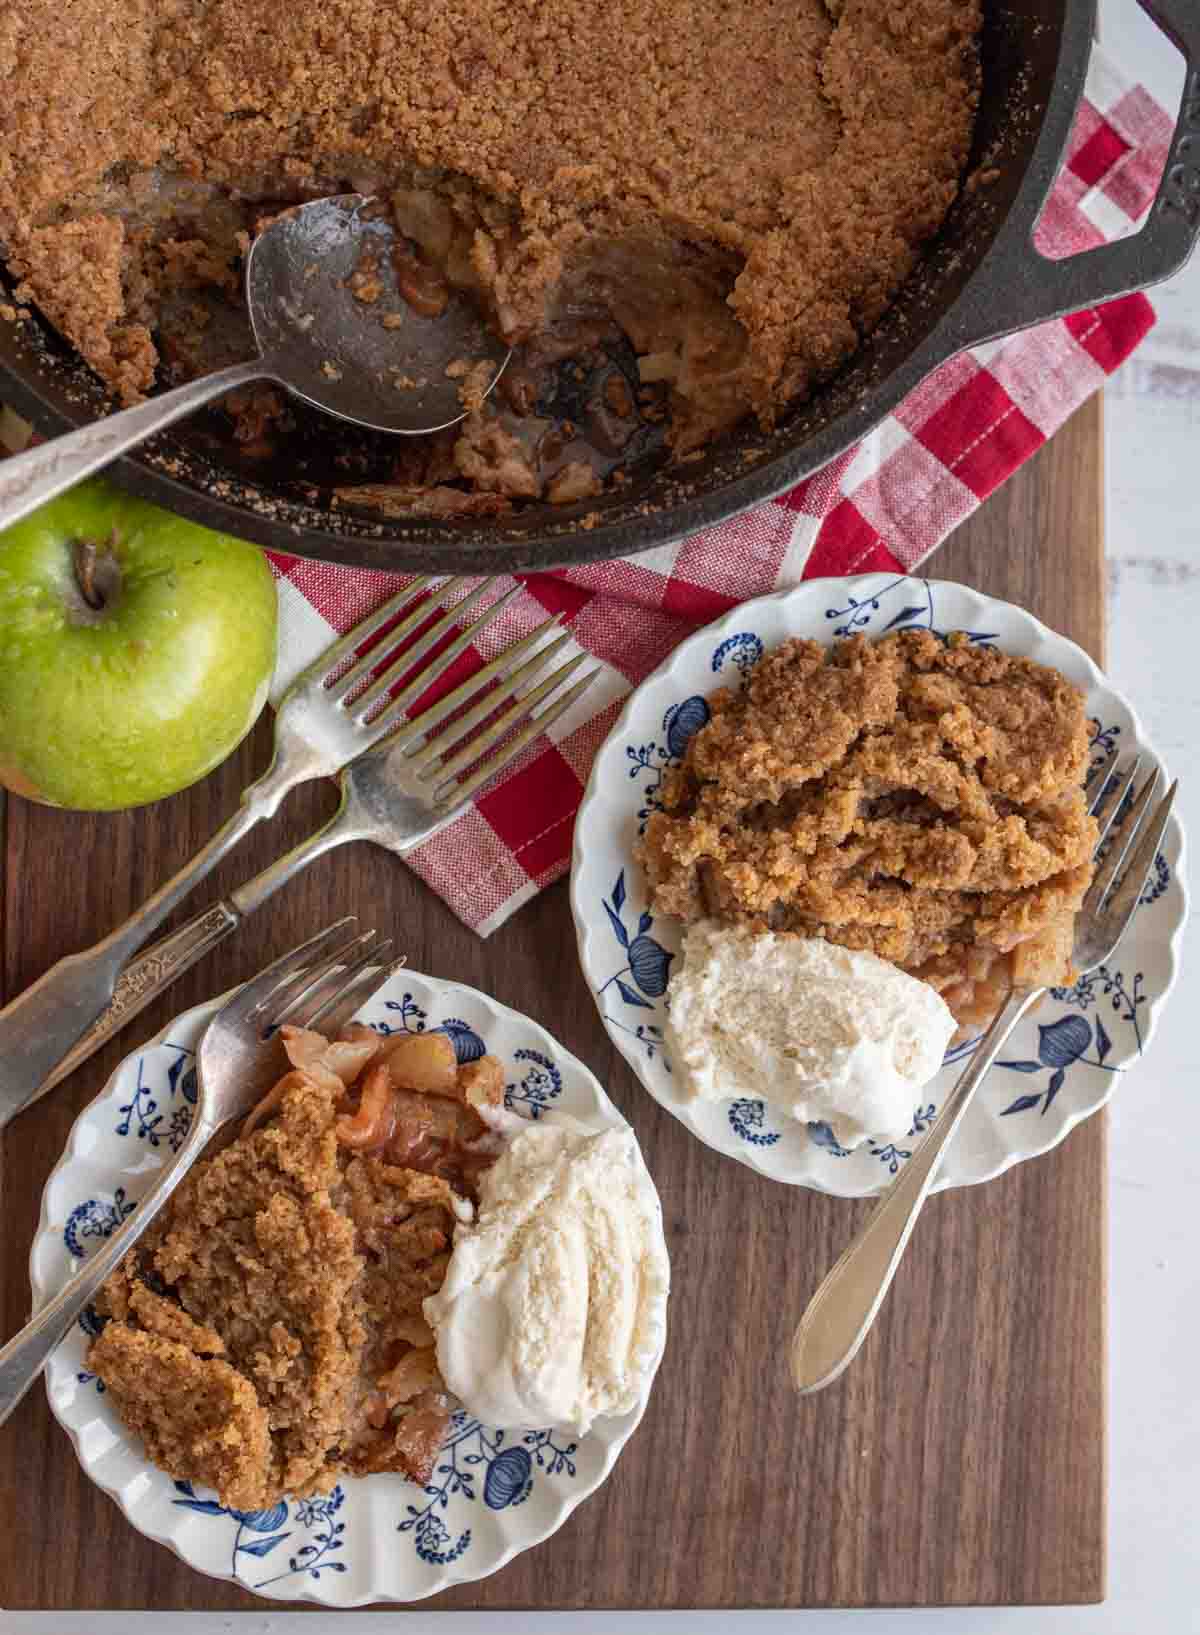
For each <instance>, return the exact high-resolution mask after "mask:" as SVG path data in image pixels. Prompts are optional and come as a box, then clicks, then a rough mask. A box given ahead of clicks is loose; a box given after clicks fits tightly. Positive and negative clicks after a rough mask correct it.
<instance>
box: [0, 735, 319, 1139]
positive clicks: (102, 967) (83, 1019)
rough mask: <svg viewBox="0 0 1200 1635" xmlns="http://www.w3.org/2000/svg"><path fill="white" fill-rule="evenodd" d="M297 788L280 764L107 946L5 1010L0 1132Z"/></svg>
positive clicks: (0, 1015) (61, 967) (57, 968)
mask: <svg viewBox="0 0 1200 1635" xmlns="http://www.w3.org/2000/svg"><path fill="white" fill-rule="evenodd" d="M295 782H296V778H295V776H292V775H288V774H287V773H286V772H284V771H283V770H282V769H281V768H280V766H279V764H278V763H277V762H272V764H271V766H270V767H269V768H268V769H267V771H266V772H265V773H264V774H263V776H262V777H261V778H259V779H258V780H257V782H255V783H253V784H251V785H250V787H249V789H247V790H246V792H245V794H244V795H243V796H242V804H241V805H240V806H239V807H238V809H237V811H236V812H235V813H234V814H233V816H232V817H231V818H230V819H229V820H228V821H227V822H226V823H225V824H223V825H222V827H221V828H220V829H218V830H217V832H216V834H215V835H214V836H213V837H212V839H211V840H210V841H209V842H208V844H207V845H206V846H202V847H201V849H200V850H199V851H198V852H197V853H196V855H195V857H193V858H192V859H191V861H190V862H189V863H186V864H185V865H184V866H183V868H181V869H180V870H179V871H178V873H177V874H174V875H172V876H171V878H170V879H169V880H168V881H167V882H166V883H165V884H164V885H162V886H160V887H159V888H158V890H157V891H156V892H155V893H154V894H153V896H151V897H149V898H147V900H146V901H145V902H144V903H143V904H142V906H141V908H139V909H138V911H137V912H136V913H135V914H131V915H130V916H129V918H128V919H127V920H125V921H124V922H123V923H122V924H121V925H119V926H118V927H117V928H116V930H115V931H111V932H110V933H109V934H108V936H107V937H105V938H104V939H103V941H101V942H98V943H96V944H94V946H93V947H91V948H88V949H85V950H84V951H83V952H81V953H78V954H69V955H68V956H67V957H66V958H65V959H60V960H59V962H58V964H57V965H53V966H51V968H50V969H49V970H48V971H47V972H45V974H44V975H42V976H40V977H39V978H38V980H37V981H36V982H34V983H33V984H32V985H31V986H30V987H28V988H26V990H25V992H24V993H22V994H19V995H18V996H17V998H16V999H14V1000H13V1001H12V1002H11V1003H10V1004H8V1005H6V1006H5V1007H4V1009H3V1010H0V1129H2V1128H3V1127H4V1125H5V1124H7V1123H8V1122H9V1120H10V1119H12V1118H14V1117H15V1116H16V1115H17V1113H19V1112H20V1111H21V1109H22V1108H23V1107H27V1106H28V1105H29V1103H30V1102H31V1101H35V1100H36V1099H37V1097H38V1095H39V1093H40V1088H41V1086H42V1085H43V1083H44V1082H45V1080H46V1078H47V1077H48V1076H49V1074H50V1073H52V1072H53V1071H54V1069H55V1068H56V1067H57V1065H58V1063H59V1062H60V1061H61V1060H62V1058H63V1057H64V1056H65V1055H66V1053H67V1052H68V1051H69V1050H70V1049H71V1047H72V1045H75V1044H76V1043H78V1042H79V1040H80V1039H81V1038H82V1036H83V1034H84V1033H85V1032H86V1031H87V1029H88V1028H89V1027H91V1025H92V1023H93V1022H95V1021H96V1019H97V1017H99V1016H101V1015H102V1014H103V1012H104V1010H105V1008H106V1006H107V1005H108V1004H109V1002H110V1001H111V999H112V998H113V994H114V992H115V990H116V986H117V981H118V978H119V976H120V974H121V971H122V969H123V968H124V966H125V965H126V964H127V963H128V961H129V960H130V959H131V958H132V956H133V955H134V953H135V952H136V951H137V949H138V948H140V947H141V945H142V943H144V942H145V940H146V938H147V937H148V936H149V935H150V934H151V932H153V931H156V930H157V929H158V927H159V926H160V925H161V924H162V922H163V921H164V920H165V919H166V918H167V915H168V914H170V913H171V912H172V911H173V910H174V909H175V907H176V906H177V905H178V904H179V903H180V902H181V901H182V900H183V898H184V897H185V896H186V895H187V894H188V892H189V891H191V890H192V888H193V887H194V886H197V885H199V883H200V881H201V880H203V879H204V878H205V876H206V875H208V874H210V873H211V872H212V870H213V869H214V868H216V866H217V864H218V863H219V862H220V861H221V860H222V858H224V857H225V855H226V854H227V853H228V852H230V851H232V849H233V848H234V846H236V845H237V844H238V842H239V841H240V840H241V839H242V838H243V836H244V835H246V834H248V833H249V831H250V830H251V829H252V828H253V827H254V825H255V824H256V823H259V822H261V821H262V819H263V818H266V817H270V816H271V815H272V814H273V813H274V812H275V810H276V809H277V807H278V805H279V802H280V801H281V800H282V798H283V796H284V795H285V794H286V793H287V791H288V790H289V789H290V788H291V787H292V786H293V784H294V783H295ZM128 1014H133V1013H128ZM106 1037H107V1035H106Z"/></svg>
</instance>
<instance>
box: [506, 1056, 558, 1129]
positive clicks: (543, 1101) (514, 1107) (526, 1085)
mask: <svg viewBox="0 0 1200 1635" xmlns="http://www.w3.org/2000/svg"><path fill="white" fill-rule="evenodd" d="M513 1057H514V1059H515V1060H516V1061H519V1062H529V1063H530V1064H531V1066H530V1067H529V1069H528V1071H527V1072H526V1073H525V1075H524V1077H523V1078H522V1079H521V1082H520V1083H519V1084H506V1085H505V1086H504V1105H505V1106H506V1107H507V1108H508V1110H509V1112H512V1113H515V1112H519V1111H523V1112H524V1114H525V1116H526V1117H527V1118H534V1119H537V1118H541V1116H542V1114H543V1113H544V1112H545V1111H546V1109H547V1108H548V1107H549V1105H550V1103H551V1102H552V1101H554V1099H555V1098H556V1097H557V1096H558V1095H559V1093H560V1092H561V1090H562V1074H561V1073H560V1072H559V1070H558V1068H557V1067H555V1065H554V1063H553V1062H552V1061H551V1060H550V1058H549V1056H547V1055H545V1053H544V1052H542V1051H540V1050H515V1051H514V1052H513Z"/></svg>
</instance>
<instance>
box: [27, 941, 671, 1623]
mask: <svg viewBox="0 0 1200 1635" xmlns="http://www.w3.org/2000/svg"><path fill="white" fill-rule="evenodd" d="M219 1003H220V1001H219V1000H214V1001H213V1002H212V1003H210V1004H208V1005H201V1006H199V1007H197V1008H196V1009H195V1010H191V1011H187V1012H186V1013H185V1014H184V1015H183V1016H180V1017H178V1018H177V1019H176V1020H175V1021H174V1022H172V1023H170V1024H169V1025H168V1026H167V1027H166V1028H164V1029H163V1031H162V1032H161V1033H160V1034H158V1035H157V1036H156V1037H155V1038H154V1039H152V1040H151V1041H150V1043H149V1044H147V1045H144V1046H143V1047H142V1048H141V1049H140V1050H138V1051H137V1052H135V1053H134V1054H133V1055H131V1056H129V1057H128V1058H127V1059H126V1060H125V1061H124V1062H123V1063H122V1064H121V1066H120V1067H119V1068H118V1069H117V1071H116V1072H115V1073H114V1074H113V1076H112V1078H111V1079H110V1080H109V1082H108V1084H107V1086H106V1087H105V1089H104V1090H103V1091H102V1092H101V1093H100V1095H99V1096H97V1098H96V1099H95V1101H93V1102H92V1103H91V1104H90V1106H88V1107H86V1108H85V1109H84V1111H83V1112H82V1113H81V1114H80V1116H79V1118H78V1119H77V1120H76V1123H75V1126H74V1128H73V1130H72V1131H71V1138H70V1140H69V1142H68V1143H67V1150H66V1152H65V1153H64V1154H63V1156H62V1158H61V1159H60V1160H59V1162H58V1164H57V1166H56V1167H55V1169H54V1171H53V1173H52V1174H51V1176H50V1178H49V1180H48V1181H47V1183H46V1190H45V1193H44V1194H43V1197H42V1216H41V1222H40V1225H39V1228H38V1233H37V1236H36V1238H35V1239H34V1242H33V1247H32V1249H31V1251H30V1279H31V1281H32V1284H33V1295H34V1303H35V1307H36V1306H37V1305H39V1304H40V1303H41V1302H42V1301H44V1300H45V1299H46V1298H47V1297H48V1296H49V1295H51V1294H53V1293H54V1292H55V1291H56V1290H58V1289H59V1288H61V1287H62V1285H63V1284H64V1283H65V1282H66V1280H67V1279H68V1278H69V1277H70V1275H71V1273H72V1271H73V1269H74V1268H75V1266H77V1265H78V1263H79V1260H80V1259H81V1258H83V1257H84V1256H85V1255H86V1254H87V1252H88V1248H89V1245H90V1243H91V1242H94V1241H95V1240H97V1239H99V1238H103V1237H107V1236H108V1235H109V1234H110V1233H111V1232H112V1230H113V1228H114V1226H115V1225H116V1223H117V1222H118V1220H121V1219H124V1217H125V1216H126V1215H127V1214H128V1213H129V1212H130V1210H131V1209H132V1208H133V1207H134V1204H135V1202H136V1200H137V1198H138V1196H139V1195H140V1194H142V1193H143V1192H144V1191H145V1190H146V1188H147V1184H148V1180H149V1177H150V1176H151V1175H153V1173H154V1172H155V1171H156V1170H157V1169H158V1168H159V1166H160V1165H161V1164H162V1163H163V1162H164V1160H165V1159H166V1158H167V1157H168V1156H169V1155H170V1153H171V1151H172V1150H173V1148H174V1147H177V1146H178V1144H179V1142H180V1140H181V1139H182V1135H183V1132H184V1130H185V1129H186V1127H187V1124H188V1122H189V1120H190V1116H191V1103H192V1101H193V1100H194V1098H195V1078H194V1074H193V1073H192V1072H191V1069H192V1063H193V1060H194V1055H193V1053H194V1050H195V1047H196V1045H197V1044H198V1042H199V1039H200V1036H201V1034H202V1033H203V1031H204V1027H205V1024H206V1023H207V1021H208V1020H209V1018H210V1017H211V1016H212V1014H213V1013H214V1011H215V1010H216V1009H217V1006H218V1005H219ZM360 1014H361V1015H362V1017H363V1019H364V1020H366V1021H369V1022H372V1023H376V1024H383V1025H385V1026H386V1027H388V1028H389V1029H391V1030H392V1031H395V1030H397V1029H408V1030H410V1031H416V1030H419V1029H421V1028H424V1027H425V1026H426V1025H428V1026H429V1027H430V1028H433V1027H435V1026H441V1027H444V1028H445V1030H446V1031H447V1032H448V1033H449V1034H450V1036H451V1038H453V1039H454V1041H455V1047H456V1049H457V1050H458V1051H459V1055H460V1059H461V1060H467V1059H469V1058H470V1054H471V1053H472V1052H473V1053H474V1054H476V1055H478V1054H481V1053H482V1049H481V1047H486V1049H488V1050H490V1051H492V1052H493V1053H494V1054H495V1055H498V1056H499V1057H500V1058H501V1059H502V1060H503V1062H504V1063H505V1066H506V1068H507V1070H508V1071H507V1074H506V1079H507V1086H508V1088H507V1091H506V1096H505V1099H506V1101H507V1102H508V1104H509V1106H510V1107H512V1108H513V1109H514V1110H515V1111H517V1112H519V1113H522V1114H525V1115H526V1116H529V1117H535V1118H536V1117H539V1116H540V1115H541V1113H542V1111H543V1110H544V1109H546V1108H550V1107H552V1108H556V1109H561V1110H562V1111H564V1112H568V1113H573V1114H575V1115H576V1116H577V1117H579V1118H581V1119H584V1120H586V1121H587V1122H588V1123H590V1124H591V1125H593V1126H594V1127H596V1128H603V1127H606V1126H609V1127H620V1128H625V1127H626V1125H625V1120H624V1119H623V1118H622V1117H621V1115H620V1113H619V1112H618V1111H617V1109H616V1108H615V1107H614V1106H613V1104H612V1103H611V1102H610V1101H609V1099H608V1097H607V1096H606V1095H605V1094H604V1091H603V1090H602V1089H601V1088H600V1085H599V1084H598V1082H597V1081H596V1079H595V1078H594V1077H593V1075H592V1074H591V1073H590V1072H589V1071H588V1070H587V1068H586V1067H584V1065H583V1064H582V1062H579V1061H577V1060H576V1058H575V1057H574V1056H571V1055H569V1054H568V1053H567V1052H566V1051H565V1050H564V1049H563V1048H562V1046H561V1045H559V1044H558V1043H557V1042H556V1041H555V1040H554V1039H552V1038H551V1037H550V1035H549V1034H548V1033H546V1031H545V1030H544V1029H543V1028H540V1027H538V1025H537V1023H536V1022H531V1021H530V1020H529V1018H528V1017H526V1016H521V1015H519V1014H518V1013H517V1012H516V1011H513V1010H509V1009H508V1008H507V1007H506V1006H504V1005H499V1004H497V1003H496V1002H495V1001H494V1000H492V999H489V998H488V997H487V996H486V995H485V994H481V993H478V992H476V990H475V989H473V988H467V987H463V986H462V985H461V984H460V983H457V982H442V981H439V980H437V979H435V978H432V977H424V976H420V975H418V974H417V973H416V972H413V971H401V972H400V973H399V974H398V975H396V976H395V977H393V978H392V980H391V981H390V982H389V983H388V984H387V986H386V987H385V988H383V989H382V990H381V991H380V993H379V994H377V995H376V996H375V998H374V999H373V1000H372V1001H371V1002H370V1004H369V1005H367V1006H366V1007H364V1009H363V1011H362V1012H361V1013H360ZM659 1319H660V1321H659V1332H658V1335H657V1344H656V1348H655V1362H654V1370H652V1371H651V1377H650V1379H649V1380H648V1381H647V1386H646V1393H645V1395H644V1396H643V1399H642V1401H641V1402H640V1403H639V1404H638V1406H637V1407H636V1408H635V1409H634V1410H633V1411H632V1412H631V1413H628V1414H624V1415H622V1416H620V1417H619V1418H610V1419H602V1420H598V1421H597V1423H596V1425H595V1426H594V1427H593V1429H592V1430H591V1431H590V1432H589V1434H588V1435H587V1436H585V1437H581V1438H580V1439H579V1440H578V1441H577V1442H575V1441H572V1440H571V1439H570V1438H569V1437H567V1436H564V1435H562V1434H560V1433H550V1432H545V1431H542V1432H537V1433H531V1434H529V1435H523V1434H522V1433H521V1432H507V1433H503V1432H498V1431H495V1430H492V1429H490V1428H488V1427H486V1426H482V1425H480V1424H479V1423H478V1421H476V1420H471V1419H468V1418H467V1417H466V1416H465V1415H459V1416H457V1418H456V1421H455V1423H454V1425H453V1426H452V1429H451V1434H450V1436H449V1437H448V1439H447V1442H446V1445H445V1446H444V1447H443V1449H442V1453H441V1456H440V1459H439V1462H438V1468H437V1471H436V1472H435V1475H434V1477H433V1481H432V1483H431V1484H430V1487H429V1488H426V1489H424V1490H423V1489H422V1488H420V1487H418V1486H417V1485H416V1484H415V1483H413V1482H410V1481H408V1480H406V1479H405V1478H404V1477H402V1476H397V1475H386V1476H370V1477H366V1478H359V1479H351V1480H347V1481H345V1482H343V1483H342V1484H341V1485H340V1486H339V1487H338V1488H337V1489H336V1490H335V1492H334V1494H332V1495H330V1496H329V1497H328V1498H326V1499H324V1500H316V1501H298V1500H288V1501H282V1502H281V1503H280V1504H278V1505H276V1506H275V1507H274V1508H273V1509H272V1510H270V1511H266V1512H258V1513H253V1514H250V1515H246V1514H242V1513H239V1512H236V1511H228V1510H222V1509H221V1507H220V1506H219V1505H217V1504H216V1502H215V1501H214V1499H213V1497H212V1495H211V1494H207V1493H204V1492H196V1491H190V1490H187V1489H185V1488H182V1487H180V1486H179V1485H178V1484H175V1483H173V1482H172V1481H171V1479H170V1478H169V1477H168V1476H166V1475H165V1474H164V1473H163V1472H162V1471H160V1470H157V1469H156V1468H155V1467H154V1466H153V1465H151V1464H150V1463H149V1462H148V1461H147V1460H146V1458H145V1456H144V1454H143V1452H142V1448H141V1445H140V1443H139V1442H138V1441H137V1439H136V1438H134V1437H132V1436H131V1435H130V1434H129V1433H128V1432H127V1431H126V1430H125V1428H124V1427H123V1426H122V1424H121V1423H120V1421H119V1420H118V1418H117V1416H116V1415H115V1414H114V1413H113V1411H112V1410H111V1408H110V1407H109V1405H108V1403H107V1402H106V1400H105V1396H104V1394H103V1392H102V1391H101V1390H100V1389H98V1382H97V1381H96V1380H95V1379H94V1378H93V1377H92V1376H91V1375H89V1374H88V1373H87V1371H86V1369H85V1368H84V1353H85V1351H86V1348H87V1344H88V1332H89V1324H94V1318H89V1319H88V1320H87V1321H86V1322H85V1323H84V1324H81V1326H80V1327H79V1328H78V1329H76V1330H75V1332H74V1333H72V1334H71V1335H70V1336H69V1337H68V1338H67V1339H66V1340H64V1341H63V1343H62V1345H61V1346H60V1347H59V1348H58V1350H57V1351H56V1352H55V1353H54V1356H53V1357H52V1358H51V1360H50V1363H49V1366H48V1367H47V1370H46V1388H47V1393H48V1395H49V1398H50V1407H51V1409H52V1410H53V1412H54V1414H55V1417H56V1418H57V1419H58V1420H59V1422H60V1423H61V1424H62V1425H63V1426H65V1428H66V1430H67V1431H68V1432H69V1434H70V1436H71V1440H72V1441H73V1442H74V1444H75V1451H76V1453H77V1454H78V1455H79V1460H80V1463H81V1464H82V1465H83V1468H84V1470H85V1471H86V1472H87V1474H88V1475H89V1476H90V1477H91V1479H92V1480H93V1481H94V1482H96V1483H97V1484H98V1485H99V1486H100V1487H102V1488H103V1489H104V1491H105V1492H106V1493H108V1494H110V1495H111V1497H112V1498H113V1499H115V1500H116V1502H117V1504H119V1505H120V1507H121V1509H122V1510H123V1511H124V1512H125V1514H126V1516H127V1517H128V1518H129V1520H130V1522H132V1524H133V1526H134V1527H136V1528H137V1529H138V1531H139V1532H141V1533H144V1534H146V1536H147V1537H148V1538H152V1539H156V1540H157V1541H158V1542H159V1543H160V1544H166V1545H169V1546H170V1548H171V1549H173V1550H174V1551H175V1552H176V1553H177V1554H178V1555H180V1556H182V1558H183V1559H184V1561H186V1562H187V1563H188V1565H189V1566H191V1567H195V1568H197V1569H198V1570H199V1571H200V1572H204V1573H210V1574H212V1576H213V1577H216V1578H230V1579H235V1580H236V1581H237V1582H238V1583H240V1584H241V1585H243V1586H244V1587H245V1588H246V1589H250V1590H253V1591H254V1592H255V1594H257V1595H262V1596H266V1597H270V1598H272V1599H278V1600H281V1601H292V1600H297V1599H303V1600H307V1601H317V1602H321V1603H323V1604H324V1605H327V1606H336V1607H353V1606H362V1605H364V1604H365V1603H367V1602H372V1601H416V1600H420V1599H422V1598H423V1597H425V1596H427V1595H433V1594H436V1592H437V1591H439V1590H444V1589H446V1588H447V1587H448V1586H449V1585H451V1584H457V1583H462V1582H465V1581H469V1580H471V1579H477V1578H484V1577H486V1576H487V1575H488V1574H489V1573H493V1572H495V1571H496V1570H497V1568H499V1567H502V1566H503V1565H504V1564H505V1562H507V1561H509V1560H511V1559H512V1557H513V1556H515V1555H516V1554H518V1552H519V1551H521V1550H526V1549H528V1548H529V1546H530V1545H532V1544H537V1543H538V1542H539V1541H540V1540H542V1539H544V1538H547V1537H549V1535H550V1534H551V1533H553V1532H555V1531H556V1529H557V1528H559V1527H560V1526H561V1525H562V1523H563V1522H564V1521H565V1520H566V1518H567V1517H568V1516H569V1515H570V1513H571V1511H572V1510H574V1508H575V1506H576V1505H577V1504H579V1503H580V1501H581V1500H582V1499H585V1498H586V1497H587V1496H588V1494H589V1493H594V1492H595V1490H596V1489H597V1488H598V1487H599V1486H600V1484H601V1482H603V1480H604V1479H605V1477H606V1476H607V1475H608V1473H609V1471H610V1470H611V1469H612V1467H613V1464H614V1462H615V1461H616V1458H617V1455H618V1454H619V1453H620V1451H621V1449H622V1447H623V1446H624V1445H625V1443H626V1441H628V1439H629V1437H630V1436H631V1435H632V1434H633V1431H634V1430H635V1428H636V1426H637V1424H638V1421H639V1420H640V1419H641V1417H642V1414H643V1412H644V1411H645V1407H646V1402H647V1400H648V1398H649V1392H650V1384H651V1382H652V1379H653V1372H654V1371H656V1370H657V1367H658V1362H659V1360H660V1359H661V1357H662V1348H663V1345H664V1344H665V1341H666V1291H665V1290H664V1293H663V1301H662V1306H661V1309H660V1312H659Z"/></svg>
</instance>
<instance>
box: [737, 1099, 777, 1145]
mask: <svg viewBox="0 0 1200 1635" xmlns="http://www.w3.org/2000/svg"><path fill="white" fill-rule="evenodd" d="M729 1126H730V1128H731V1129H732V1131H733V1133H734V1135H738V1136H741V1138H742V1140H743V1141H746V1142H748V1143H749V1144H750V1146H752V1147H773V1146H774V1145H775V1143H776V1142H777V1141H778V1140H779V1131H778V1130H772V1129H770V1128H769V1127H768V1125H767V1107H766V1103H765V1102H763V1101H759V1100H757V1099H755V1100H751V1099H750V1098H749V1097H741V1098H739V1100H737V1101H731V1102H730V1104H729Z"/></svg>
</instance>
